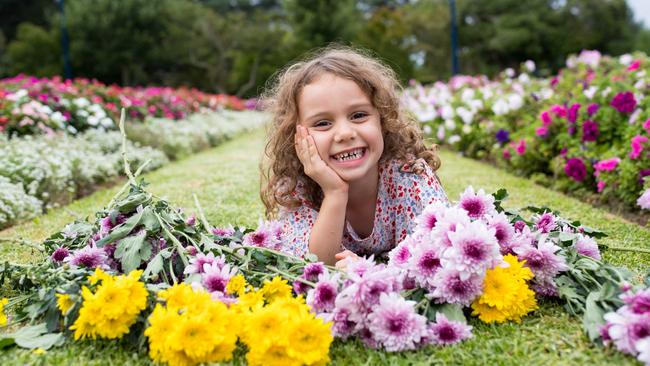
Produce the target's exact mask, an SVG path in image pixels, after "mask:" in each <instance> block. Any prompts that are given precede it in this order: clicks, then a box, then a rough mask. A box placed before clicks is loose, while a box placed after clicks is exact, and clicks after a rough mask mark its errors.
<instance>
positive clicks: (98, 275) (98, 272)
mask: <svg viewBox="0 0 650 366" xmlns="http://www.w3.org/2000/svg"><path fill="white" fill-rule="evenodd" d="M110 279H112V277H111V275H109V274H108V273H106V272H104V271H103V270H102V269H101V268H99V267H97V268H95V273H93V274H92V275H90V276H88V282H90V284H91V285H96V284H97V283H98V282H100V281H104V280H110Z"/></svg>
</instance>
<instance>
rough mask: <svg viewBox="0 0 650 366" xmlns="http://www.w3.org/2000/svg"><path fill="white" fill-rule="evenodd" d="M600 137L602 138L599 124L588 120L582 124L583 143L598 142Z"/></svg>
mask: <svg viewBox="0 0 650 366" xmlns="http://www.w3.org/2000/svg"><path fill="white" fill-rule="evenodd" d="M598 136H600V130H599V129H598V122H594V121H590V120H587V121H585V123H583V124H582V141H584V142H588V141H596V139H598Z"/></svg>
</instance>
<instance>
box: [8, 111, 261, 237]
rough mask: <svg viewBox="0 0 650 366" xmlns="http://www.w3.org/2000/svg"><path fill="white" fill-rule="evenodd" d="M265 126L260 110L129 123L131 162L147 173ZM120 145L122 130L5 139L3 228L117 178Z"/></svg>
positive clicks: (213, 113) (119, 162)
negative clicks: (234, 136) (183, 119)
mask: <svg viewBox="0 0 650 366" xmlns="http://www.w3.org/2000/svg"><path fill="white" fill-rule="evenodd" d="M263 123H264V115H263V114H261V113H259V112H254V111H248V112H246V111H244V112H232V111H221V112H212V113H208V114H195V115H192V116H190V117H189V118H188V119H187V121H184V122H183V123H178V122H176V121H173V120H166V119H154V120H150V121H146V122H143V123H140V124H137V125H135V124H134V125H127V126H128V127H127V128H128V129H129V130H130V131H131V132H132V133H130V136H131V138H130V141H129V146H128V149H127V151H128V158H129V160H130V161H131V163H132V164H133V166H134V167H138V166H140V164H142V163H144V162H145V161H147V160H150V163H149V164H148V165H147V166H146V167H145V169H146V170H152V169H156V168H158V167H160V166H162V165H164V164H166V163H167V162H168V161H169V160H170V159H172V160H173V159H176V158H179V157H183V156H187V155H190V154H193V153H196V152H198V151H200V150H203V149H205V148H208V147H212V146H216V145H218V144H219V143H221V142H222V141H224V140H226V139H228V138H230V137H232V136H233V135H234V134H236V133H241V132H243V131H250V130H252V129H254V128H258V127H259V126H261V125H262V124H263ZM121 141H122V140H121V136H120V133H119V132H116V131H106V132H104V131H101V130H98V129H93V130H88V131H85V132H83V133H80V134H78V135H77V136H65V135H60V134H58V135H54V136H25V137H21V138H13V139H8V138H7V136H1V135H0V187H2V189H0V228H4V227H8V226H10V225H13V224H15V223H16V222H18V221H21V220H25V219H29V218H32V217H35V216H37V215H39V214H40V213H42V212H43V210H48V209H50V208H53V207H57V206H60V205H63V204H67V203H69V202H70V201H72V200H73V199H75V198H78V197H80V196H83V195H87V194H89V193H91V192H92V191H93V190H94V189H95V187H97V185H99V184H103V183H106V182H111V181H113V180H115V179H116V178H118V176H119V173H120V171H121V169H120V167H121V166H122V157H121V155H120V146H121Z"/></svg>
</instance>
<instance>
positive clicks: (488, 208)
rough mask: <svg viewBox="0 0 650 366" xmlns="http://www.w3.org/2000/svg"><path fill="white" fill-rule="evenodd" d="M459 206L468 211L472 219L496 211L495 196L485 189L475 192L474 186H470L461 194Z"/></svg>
mask: <svg viewBox="0 0 650 366" xmlns="http://www.w3.org/2000/svg"><path fill="white" fill-rule="evenodd" d="M458 206H459V207H460V208H462V209H463V210H465V211H467V215H468V216H469V217H470V218H472V219H478V218H481V217H483V216H484V215H491V214H493V213H495V211H496V210H495V208H494V197H493V196H492V195H490V194H486V193H485V191H484V190H483V189H479V190H478V192H474V187H472V186H469V187H467V188H466V189H465V192H463V193H462V194H461V195H460V201H459V202H458Z"/></svg>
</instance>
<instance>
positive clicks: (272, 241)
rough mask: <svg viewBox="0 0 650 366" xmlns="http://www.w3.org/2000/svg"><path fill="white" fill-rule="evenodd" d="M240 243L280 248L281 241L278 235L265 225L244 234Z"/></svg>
mask: <svg viewBox="0 0 650 366" xmlns="http://www.w3.org/2000/svg"><path fill="white" fill-rule="evenodd" d="M242 244H243V245H246V246H251V247H262V248H269V249H280V247H281V246H282V245H281V244H282V242H281V240H280V238H279V237H278V236H276V235H275V233H274V232H273V231H271V230H269V229H268V228H267V227H264V226H260V227H258V228H257V230H255V231H253V232H252V233H248V234H246V235H244V237H243V238H242Z"/></svg>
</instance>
